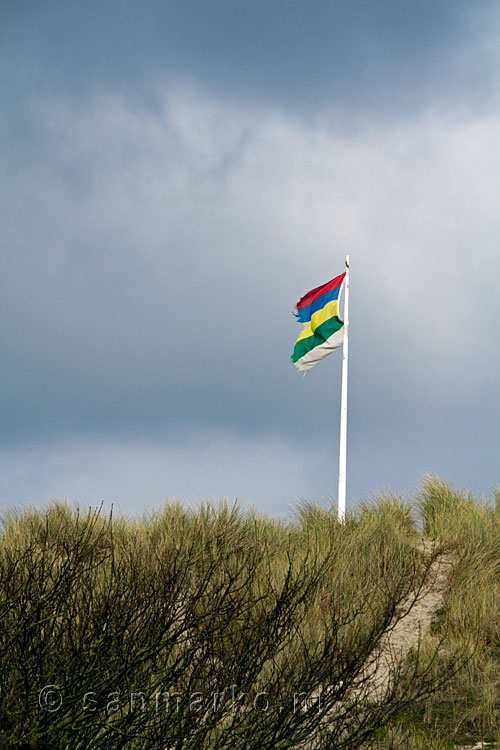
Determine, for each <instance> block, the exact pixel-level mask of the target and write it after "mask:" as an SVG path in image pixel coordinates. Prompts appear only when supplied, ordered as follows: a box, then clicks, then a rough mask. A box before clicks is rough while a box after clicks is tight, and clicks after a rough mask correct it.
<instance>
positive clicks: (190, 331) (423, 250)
mask: <svg viewBox="0 0 500 750" xmlns="http://www.w3.org/2000/svg"><path fill="white" fill-rule="evenodd" d="M473 7H474V11H472V10H471V5H470V3H465V2H453V3H451V2H450V3H448V2H443V3H439V4H437V3H427V2H423V3H368V2H366V3H361V2H353V3H344V4H335V3H320V2H313V3H292V2H280V3H273V2H266V3H264V2H263V3H235V2H229V1H228V2H215V3H201V2H200V3H193V2H182V3H181V2H178V3H158V4H155V3H145V4H141V5H139V4H127V3H120V4H118V3H97V2H95V3H93V2H88V3H79V4H77V3H75V4H72V5H70V4H68V3H62V2H61V3H60V2H51V3H48V4H45V5H44V4H42V3H33V2H17V0H16V2H6V3H4V4H3V5H2V9H1V11H0V13H1V14H2V23H1V24H0V27H1V32H0V33H1V34H2V40H1V41H2V44H1V49H2V53H1V54H2V57H3V61H4V63H5V64H4V78H3V85H4V93H5V101H6V102H7V103H8V107H7V109H6V115H5V117H4V118H3V120H2V121H1V123H0V128H1V132H0V136H1V138H0V141H1V145H0V149H1V156H2V159H1V165H0V181H1V183H2V185H3V195H2V204H3V219H2V230H1V256H2V274H1V275H0V345H1V351H2V387H1V389H0V409H1V412H2V420H1V421H0V444H1V450H0V469H1V471H0V474H1V475H2V486H1V487H0V502H4V501H5V500H14V501H16V500H19V499H30V498H35V499H36V498H40V497H43V496H46V495H50V494H58V495H62V496H67V495H70V496H77V497H80V498H82V499H94V498H97V499H98V498H102V497H103V496H104V497H106V498H108V499H109V498H110V497H111V499H113V500H116V499H118V500H119V499H120V497H121V498H122V499H123V501H124V502H125V503H126V504H128V508H130V507H134V503H136V506H135V507H137V503H139V505H141V503H143V502H147V501H151V500H152V499H153V498H154V499H160V498H161V497H162V496H164V495H170V496H172V495H174V494H176V495H178V496H181V497H189V498H195V497H200V496H206V495H208V494H216V495H217V494H228V495H229V496H234V495H235V494H240V495H243V496H246V498H247V499H250V500H253V501H257V502H261V503H263V504H266V505H267V507H269V508H276V507H280V508H281V509H283V508H284V507H285V504H286V503H287V502H290V501H293V500H294V499H296V498H297V496H298V495H301V494H304V495H307V494H309V495H317V496H321V495H328V494H330V495H331V494H332V487H333V488H334V485H335V482H334V475H335V458H334V454H335V451H336V446H337V417H338V392H339V376H340V372H339V369H340V368H339V362H338V358H337V361H335V357H332V358H330V359H329V360H328V363H325V365H324V366H322V367H318V368H315V370H314V371H313V372H312V373H311V374H310V375H309V376H308V378H306V379H305V380H303V379H302V378H300V377H299V376H298V375H297V373H296V372H295V371H294V369H293V368H292V367H291V365H290V363H289V354H290V349H291V347H292V345H293V341H294V339H295V337H296V335H297V326H296V324H295V323H294V322H293V320H292V317H291V314H290V312H291V307H292V305H293V304H294V302H295V301H296V300H297V299H298V297H299V296H300V295H301V294H303V293H304V292H305V291H306V290H307V289H308V288H311V287H312V286H315V285H317V284H319V283H321V282H322V281H325V280H326V279H328V278H329V277H331V276H333V275H334V274H336V273H338V272H340V270H342V263H343V257H344V254H345V253H346V252H348V251H349V252H350V253H351V257H352V279H353V284H352V292H351V301H352V302H351V304H352V308H351V375H350V445H349V456H350V458H349V460H350V469H349V470H350V477H349V494H350V496H351V498H353V497H358V496H360V495H363V494H365V493H366V492H367V490H369V489H370V488H376V487H381V486H383V485H384V484H387V483H392V484H395V485H396V486H397V487H402V488H404V487H408V486H409V485H410V486H413V485H414V484H415V483H416V481H417V479H418V476H419V474H420V473H421V472H423V471H425V470H428V471H429V470H430V471H436V472H438V473H443V474H445V475H448V476H450V477H451V478H452V479H455V481H457V482H459V483H464V484H469V485H472V486H475V487H476V488H479V489H481V490H486V489H487V488H488V487H489V485H490V484H492V483H493V482H494V481H495V480H496V479H497V478H498V471H500V467H498V466H497V459H496V456H497V455H498V437H497V430H496V425H497V424H498V420H499V417H500V402H499V399H498V385H497V383H496V378H495V375H494V373H495V372H497V371H498V367H499V366H500V350H499V345H498V343H497V338H498V337H497V335H496V329H495V325H496V320H497V319H498V302H497V300H498V294H497V281H496V280H497V279H498V274H499V272H500V265H499V264H500V259H499V256H498V250H497V237H498V234H499V232H500V227H499V224H498V210H497V205H496V190H497V184H498V174H497V171H498V170H497V168H496V166H495V162H494V160H493V159H492V154H494V153H495V149H496V143H497V139H498V127H499V125H498V112H497V111H496V110H495V107H496V104H495V100H494V97H492V96H490V92H491V89H492V86H493V83H494V80H495V78H494V69H493V66H492V63H493V62H494V60H495V55H496V54H497V53H496V51H495V49H494V47H493V45H492V39H493V36H494V33H495V31H496V29H497V26H495V23H496V16H497V15H498V14H495V13H494V9H495V7H496V6H495V5H493V4H492V3H486V2H483V3H476V4H474V6H473ZM410 112H411V116H410V115H409V113H410ZM377 113H379V114H381V115H383V116H381V117H379V116H375V115H377ZM305 115H307V116H305ZM309 115H311V116H310V117H309ZM372 115H374V116H373V117H372ZM474 267H477V268H479V269H480V283H476V282H477V278H478V277H477V275H476V274H474V273H473V272H472V269H473V268H474ZM495 473H496V474H495ZM308 490H309V492H308ZM141 492H143V493H145V494H144V495H141Z"/></svg>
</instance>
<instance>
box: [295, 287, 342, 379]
mask: <svg viewBox="0 0 500 750" xmlns="http://www.w3.org/2000/svg"><path fill="white" fill-rule="evenodd" d="M344 279H345V273H342V274H340V276H337V277H336V278H334V279H332V280H331V281H327V283H326V284H322V286H318V287H316V289H312V290H311V291H310V292H307V294H304V296H303V297H301V299H300V300H299V301H298V302H297V304H296V306H295V311H294V314H295V316H296V318H297V320H298V321H299V323H303V328H302V331H301V334H300V336H299V338H298V339H297V341H296V342H295V348H294V350H293V354H292V356H291V360H292V362H293V364H294V365H295V367H297V369H299V370H301V371H302V372H306V371H307V370H309V369H310V368H311V367H313V366H314V365H315V364H316V362H319V361H320V359H323V358H324V357H326V356H327V354H330V352H333V350H334V349H338V348H339V346H342V342H343V340H344V321H343V320H340V318H339V317H338V306H339V294H340V290H341V288H342V284H343V282H344Z"/></svg>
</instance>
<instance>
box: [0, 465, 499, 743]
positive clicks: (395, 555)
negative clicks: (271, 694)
mask: <svg viewBox="0 0 500 750" xmlns="http://www.w3.org/2000/svg"><path fill="white" fill-rule="evenodd" d="M429 549H431V550H434V554H445V555H447V556H448V559H449V561H450V564H449V574H448V578H447V588H446V591H445V592H444V598H443V600H442V604H441V606H440V607H439V609H438V610H437V611H436V612H434V614H433V619H432V624H431V627H430V629H429V631H428V632H427V633H426V634H423V636H422V639H421V642H420V646H419V648H418V652H414V651H413V652H411V653H410V654H409V656H408V660H409V664H411V663H412V662H411V660H412V659H414V660H416V661H415V662H414V663H413V669H414V670H415V679H414V683H415V684H416V683H417V681H418V680H419V679H422V673H423V672H424V671H425V670H426V674H427V677H428V681H432V680H434V682H435V684H436V685H437V684H438V683H439V685H440V686H439V689H438V690H437V691H432V690H429V691H428V693H425V694H422V695H421V696H420V699H419V697H418V695H416V694H415V696H414V699H413V698H412V697H411V696H412V695H413V694H412V684H413V683H412V682H411V680H410V681H409V682H405V681H404V679H403V678H401V679H402V682H401V684H400V685H399V686H398V690H399V689H401V690H403V689H404V690H406V691H407V696H409V697H408V699H407V700H406V699H405V700H403V699H402V698H401V696H399V697H398V695H399V694H398V695H396V694H397V690H396V692H395V695H394V697H393V699H391V700H392V701H393V702H392V703H391V702H390V701H389V699H388V700H387V704H384V706H385V708H384V710H382V709H380V710H379V711H378V713H377V710H375V708H376V707H375V708H374V707H373V706H369V703H367V704H366V707H365V708H364V709H363V711H364V713H363V714H362V715H361V714H360V711H359V706H358V707H357V702H356V701H352V702H351V703H349V700H350V699H349V697H348V696H349V692H344V693H342V691H340V693H339V697H338V699H337V703H332V707H333V706H335V705H337V706H339V705H342V706H348V708H347V709H346V714H345V716H342V712H339V710H338V708H337V709H335V711H333V708H331V709H330V711H329V713H328V714H327V715H326V717H324V718H323V719H322V721H323V724H322V723H321V722H320V723H319V724H314V721H315V719H314V717H311V718H310V722H311V723H310V724H307V722H306V720H305V718H304V716H303V713H304V712H302V713H300V714H293V713H290V714H289V715H288V714H287V713H286V712H285V713H284V714H283V713H280V712H276V714H273V713H272V712H271V709H269V711H268V712H267V713H264V712H262V715H260V716H259V721H258V722H255V723H254V724H252V720H255V716H254V713H252V711H249V710H248V709H246V711H244V712H240V713H237V717H236V718H234V717H233V716H232V715H231V714H229V713H227V711H226V712H224V711H223V710H220V711H219V712H216V713H213V712H212V713H210V712H208V713H205V714H204V715H203V717H204V718H203V721H202V720H201V719H200V718H199V717H198V716H192V715H191V714H190V713H189V711H187V709H186V707H185V706H184V709H186V710H184V713H182V712H180V713H179V715H175V716H170V717H169V722H170V723H169V722H167V724H165V717H164V716H163V715H162V716H159V715H158V714H155V715H151V716H149V715H144V714H141V715H140V717H139V716H138V714H134V713H133V712H132V713H131V712H130V710H129V711H128V713H127V711H124V710H121V713H120V715H119V716H118V715H115V714H112V715H111V714H109V713H106V711H105V710H104V709H103V707H102V705H101V704H99V710H98V711H96V712H95V713H92V714H91V713H89V712H88V711H87V712H85V710H83V709H82V706H81V699H82V698H81V695H80V692H81V690H83V689H84V688H85V687H89V688H90V689H92V690H93V689H94V687H95V686H96V685H97V686H98V689H99V690H101V692H102V691H105V690H108V691H109V692H112V691H113V690H116V689H117V690H118V691H120V690H121V692H122V693H123V692H124V691H125V690H126V689H130V688H131V686H132V687H134V688H137V689H140V690H141V691H142V692H143V693H144V694H147V695H149V694H152V693H153V692H154V691H155V690H157V689H159V688H161V689H163V688H164V687H165V684H166V681H167V682H168V683H169V685H173V684H174V683H175V687H176V688H177V689H178V690H179V691H180V692H181V693H182V692H183V691H188V689H190V690H192V691H194V692H200V693H201V692H203V690H204V688H205V687H206V685H207V684H210V685H212V686H213V685H220V683H221V682H224V683H227V684H229V683H230V681H231V680H232V681H234V682H235V684H238V685H240V686H241V688H242V689H243V686H244V685H245V686H246V687H247V688H248V691H249V695H252V696H254V697H255V696H256V695H259V694H260V693H263V692H266V691H267V689H268V688H269V686H270V685H272V686H273V689H274V690H275V691H284V690H291V689H292V688H293V689H295V690H299V691H300V689H301V688H302V687H303V683H304V680H306V677H307V680H308V683H307V688H308V689H309V690H312V689H313V688H314V689H315V690H316V691H317V690H318V689H319V688H320V687H321V684H328V681H329V680H330V681H331V680H334V679H336V680H340V682H339V684H341V682H342V680H341V678H340V677H339V675H342V674H343V675H344V678H345V680H348V679H351V680H353V681H354V682H353V684H355V683H356V680H358V683H356V684H357V685H358V687H356V689H355V691H354V693H353V695H355V696H357V695H360V691H362V689H363V683H362V682H359V680H360V679H362V675H363V671H362V666H361V667H360V666H359V665H362V659H363V658H365V657H364V656H363V654H364V653H365V652H363V648H364V649H365V651H366V654H365V656H366V658H369V655H370V654H371V653H374V652H373V651H370V649H373V648H374V647H375V645H376V644H377V643H378V640H377V639H378V638H379V637H380V635H381V633H382V632H383V631H384V628H387V627H388V625H390V617H391V606H392V604H391V602H393V601H394V602H397V601H399V603H400V605H401V603H402V602H404V601H405V600H406V599H405V598H406V597H407V595H408V594H409V593H411V588H412V586H413V585H415V584H416V582H418V580H420V579H419V576H420V575H421V569H422V565H423V562H424V560H425V555H426V554H427V552H425V550H429ZM0 570H1V576H2V578H1V584H2V585H1V587H0V617H1V619H2V623H1V625H2V629H1V631H0V632H1V635H0V661H1V667H2V674H3V675H4V680H3V684H2V694H1V698H2V704H1V706H2V708H1V712H0V746H12V747H16V746H18V747H27V748H28V747H29V748H37V747H40V748H41V747H55V748H57V747H61V748H63V747H75V748H76V747H96V748H97V747H99V748H102V749H103V750H105V749H106V748H113V747H125V748H136V747H137V748H148V747H151V748H152V747H158V746H160V744H161V743H163V745H162V746H168V742H165V741H164V740H165V734H164V732H165V731H166V730H165V726H169V727H170V729H169V731H171V738H170V739H171V746H178V747H181V746H182V747H183V748H195V747H200V748H203V747H207V748H211V747H220V748H226V747H232V748H238V747H253V746H254V744H255V747H262V748H266V747H269V748H271V747H272V748H278V749H279V748H285V747H287V748H291V747H311V748H312V747H318V748H320V747H325V748H326V747H361V748H368V747H369V746H375V747H377V748H379V749H380V750H388V749H389V748H395V747H397V746H400V747H406V748H409V749H410V750H416V749H417V748H427V749H428V750H440V749H441V748H452V747H454V746H458V745H460V744H462V745H464V744H467V743H469V744H472V745H473V744H475V743H477V742H479V741H483V740H489V741H494V740H497V739H498V736H499V731H500V491H499V490H498V489H497V490H495V492H494V494H493V497H492V499H491V500H490V501H488V500H484V499H478V498H475V497H474V496H473V495H472V494H470V493H466V492H462V491H459V490H456V489H454V488H453V487H451V486H450V485H449V484H448V483H446V482H445V481H443V480H441V479H439V478H436V477H430V476H429V477H425V478H424V480H423V482H422V486H421V488H420V490H419V492H418V494H417V496H416V499H415V501H414V502H410V501H409V500H402V499H401V498H399V497H397V496H396V495H395V494H393V493H390V492H386V493H383V494H381V495H378V496H376V497H374V498H373V499H372V500H370V501H369V502H366V503H363V504H360V505H359V506H358V507H357V508H356V509H355V510H354V511H351V512H349V513H348V514H347V516H346V522H345V524H343V525H342V524H340V523H339V522H338V520H337V518H336V513H335V511H334V510H332V509H329V508H325V507H323V506H321V505H319V504H315V503H305V502H304V503H301V504H299V505H298V506H297V508H296V512H295V514H294V515H293V516H292V517H291V518H290V519H288V520H282V519H275V518H273V517H272V516H268V515H265V514H262V513H258V512H256V511H253V510H242V509H241V508H239V507H238V505H237V504H232V503H227V502H222V503H220V504H210V503H205V504H203V505H200V506H199V507H197V508H187V507H185V506H183V505H181V504H180V503H166V504H165V505H164V506H163V507H162V508H160V509H159V510H157V511H155V512H154V513H150V514H148V515H146V516H144V518H142V519H140V520H139V519H128V518H126V517H124V516H118V515H113V516H108V515H107V514H105V513H103V512H102V511H99V510H98V509H97V510H96V509H93V510H92V509H88V510H82V509H80V510H77V509H75V508H72V507H70V506H69V505H68V504H65V503H61V502H52V503H50V504H48V505H47V506H46V508H45V509H42V510H40V509H38V510H37V509H34V508H25V509H17V510H10V511H9V512H5V513H4V514H3V517H2V519H1V527H0ZM395 611H397V607H396V609H395ZM384 618H385V619H384ZM377 628H378V630H377ZM374 644H375V645H374ZM360 654H361V656H360ZM453 654H460V655H461V657H460V660H459V661H460V664H461V668H458V667H457V669H456V670H453V669H450V663H451V657H452V655H453ZM356 658H358V662H356V663H355V664H354V667H353V663H354V662H355V660H356ZM456 663H457V664H458V661H457V662H456ZM358 668H359V669H361V671H359V669H358ZM356 669H358V671H356ZM447 670H449V679H447V680H443V681H442V684H441V683H440V678H441V676H442V675H443V674H444V673H446V671H447ZM408 674H409V673H408ZM356 675H357V676H356ZM42 682H44V683H47V684H48V683H50V684H55V685H60V686H61V690H62V689H63V688H64V690H65V691H66V692H65V693H64V694H65V695H66V694H68V695H69V694H71V695H73V698H72V700H73V703H72V704H71V702H69V703H68V705H66V703H64V704H63V707H62V708H61V710H60V712H58V713H57V716H56V715H54V716H52V715H50V714H49V713H47V712H45V713H44V712H43V711H41V710H40V706H39V705H38V703H37V690H38V689H39V688H40V687H41V686H42ZM422 684H423V683H422ZM426 684H427V683H426ZM429 684H430V682H429ZM79 691H80V692H79ZM259 691H260V693H259ZM356 691H357V692H356ZM424 692H425V691H424ZM99 695H100V693H99ZM371 700H372V702H373V701H374V700H375V702H376V700H378V698H377V696H376V695H375V697H372V699H371ZM79 701H80V703H79ZM358 703H359V701H358ZM186 711H187V712H186ZM384 711H385V713H384ZM349 712H350V713H349ZM332 716H335V717H336V719H335V721H337V724H335V723H334V722H333V723H332V718H331V717H332ZM89 717H90V718H91V719H92V721H91V722H89ZM377 717H379V719H380V725H382V724H383V726H379V727H378V726H377V721H378V719H377ZM56 718H57V721H55V719H56ZM299 718H300V721H299ZM139 719H140V721H139ZM341 719H342V721H341ZM285 720H286V721H288V722H289V723H288V724H286V728H287V731H286V732H285V733H284V734H280V732H281V729H280V727H281V726H282V725H283V726H285ZM327 720H328V721H330V722H331V723H332V725H331V727H330V729H331V733H330V735H328V733H324V732H323V726H324V722H325V721H327ZM308 721H309V719H308ZM134 722H135V723H134ZM137 722H139V724H140V732H139V734H137V736H136V735H134V732H135V731H136V729H134V727H136V724H137ZM162 722H164V723H163V724H162ZM235 722H236V723H235ZM266 722H267V723H266ZM370 722H372V724H370ZM334 724H335V725H334ZM283 731H284V730H283ZM127 733H128V735H127ZM141 733H142V734H141ZM183 733H184V734H183ZM127 736H128V737H129V739H127V740H125V739H123V738H124V737H127ZM120 737H121V738H122V739H121V740H119V739H118V738H120ZM147 737H149V739H145V738H147ZM182 737H184V739H182ZM167 739H168V738H167ZM153 740H154V741H153ZM155 742H156V744H154V743H155ZM2 743H3V745H2ZM120 743H122V744H120ZM159 743H160V744H159ZM252 743H253V744H252ZM259 743H260V744H259ZM322 743H323V744H322ZM328 743H329V744H328Z"/></svg>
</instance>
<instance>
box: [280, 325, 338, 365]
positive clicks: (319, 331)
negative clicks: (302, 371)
mask: <svg viewBox="0 0 500 750" xmlns="http://www.w3.org/2000/svg"><path fill="white" fill-rule="evenodd" d="M343 325H344V321H343V320H340V318H338V317H337V316H336V315H334V316H333V318H330V319H329V320H325V322H324V323H322V324H321V325H320V326H318V327H317V328H316V330H315V331H314V334H313V335H312V336H308V337H307V338H306V339H300V340H299V341H297V343H296V344H295V347H294V350H293V354H292V357H291V359H292V362H297V360H298V359H300V358H301V357H303V356H304V354H307V353H308V352H310V351H311V349H314V348H315V347H316V346H320V344H324V343H325V341H326V340H327V339H329V338H330V336H333V334H334V333H335V332H336V331H339V330H340V329H341V328H342V326H343Z"/></svg>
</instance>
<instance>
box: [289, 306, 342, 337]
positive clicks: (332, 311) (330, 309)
mask: <svg viewBox="0 0 500 750" xmlns="http://www.w3.org/2000/svg"><path fill="white" fill-rule="evenodd" d="M338 310H339V301H338V299H334V300H332V301H331V302H327V303H326V305H325V306H324V307H322V308H321V310H317V311H316V312H315V313H313V314H312V315H311V320H308V321H307V323H304V327H303V329H302V331H301V332H300V336H299V338H298V339H297V341H300V340H301V339H306V338H308V337H309V336H313V335H314V331H315V330H316V328H318V326H320V325H321V324H322V323H324V322H325V320H330V318H333V316H334V315H338ZM297 341H296V342H295V343H297Z"/></svg>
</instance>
